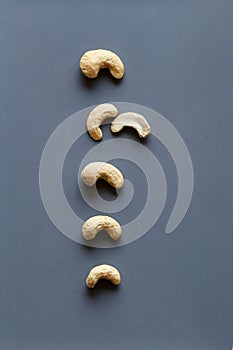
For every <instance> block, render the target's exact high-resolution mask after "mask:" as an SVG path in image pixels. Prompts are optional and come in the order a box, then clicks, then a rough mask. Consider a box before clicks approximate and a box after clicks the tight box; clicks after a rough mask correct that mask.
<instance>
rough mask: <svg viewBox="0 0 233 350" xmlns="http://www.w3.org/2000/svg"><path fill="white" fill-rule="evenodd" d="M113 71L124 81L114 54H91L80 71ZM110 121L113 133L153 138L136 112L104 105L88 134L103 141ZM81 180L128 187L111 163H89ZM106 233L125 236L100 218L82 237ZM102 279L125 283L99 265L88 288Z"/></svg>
mask: <svg viewBox="0 0 233 350" xmlns="http://www.w3.org/2000/svg"><path fill="white" fill-rule="evenodd" d="M102 68H107V69H109V71H110V73H111V74H112V76H113V77H114V78H116V79H121V78H122V77H123V75H124V64H123V62H122V61H121V59H120V58H119V57H118V56H117V55H116V54H115V53H113V52H112V51H108V50H102V49H99V50H91V51H88V52H86V53H85V54H84V55H83V56H82V57H81V59H80V69H81V71H82V73H83V74H84V75H85V76H86V77H88V78H96V77H97V76H98V73H99V71H100V69H102ZM108 118H114V119H113V121H112V123H111V131H112V132H113V133H117V132H119V131H121V130H122V129H123V128H124V127H125V126H126V127H131V128H134V129H135V130H136V131H137V132H138V135H139V137H140V138H146V137H147V136H148V135H149V134H150V125H149V124H148V122H147V120H146V119H145V118H144V117H143V116H142V115H140V114H138V113H135V112H126V113H121V114H119V115H118V110H117V108H116V107H115V106H114V105H113V104H110V103H104V104H100V105H98V106H97V107H95V108H94V109H93V110H92V111H91V112H90V114H89V115H88V118H87V121H86V127H87V131H88V133H89V135H90V137H91V138H92V139H93V140H95V141H100V140H101V139H102V137H103V134H102V131H101V128H100V126H101V124H102V123H103V122H104V121H105V120H106V119H108ZM81 178H82V180H83V182H84V183H85V184H86V185H87V186H93V185H95V183H96V181H97V180H98V179H104V180H105V181H107V182H108V183H109V184H110V185H111V186H113V187H115V188H116V189H120V188H121V187H122V186H123V185H124V178H123V175H122V173H121V172H120V170H119V169H117V168H116V167H115V166H113V165H112V164H109V163H105V162H93V163H89V164H88V165H87V166H85V168H84V169H83V170H82V172H81ZM102 230H105V231H106V232H107V233H108V234H109V236H110V237H111V238H112V239H113V240H115V241H116V240H119V239H120V237H121V235H122V229H121V226H120V224H119V223H118V222H117V221H116V220H115V219H113V218H112V217H110V216H105V215H97V216H93V217H91V218H89V219H88V220H87V221H86V222H85V223H84V225H83V228H82V233H83V237H84V238H85V239H86V240H91V239H94V238H95V237H96V235H97V234H98V232H99V231H102ZM99 279H107V280H110V281H111V282H112V283H113V284H114V285H118V284H120V282H121V276H120V273H119V271H118V270H117V269H116V268H115V267H113V266H110V265H106V264H104V265H99V266H95V267H94V268H92V269H91V271H90V273H89V275H88V276H87V279H86V284H87V287H88V288H94V286H95V285H96V283H97V282H98V280H99Z"/></svg>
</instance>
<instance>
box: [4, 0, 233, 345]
mask: <svg viewBox="0 0 233 350" xmlns="http://www.w3.org/2000/svg"><path fill="white" fill-rule="evenodd" d="M232 13H233V3H232V1H227V0H225V1H223V0H222V1H220V0H219V1H213V0H205V1H203V0H202V1H186V0H185V1H184V0H177V1H162V0H161V1H157V0H156V1H152V0H151V1H143V2H135V1H129V0H125V1H101V2H94V1H89V0H86V1H83V2H81V1H71V0H69V1H65V0H64V1H62V0H59V1H52V0H51V1H37V2H32V1H29V0H28V1H26V0H22V1H11V0H7V1H0V43H1V44H0V45H1V55H0V64H1V69H0V74H1V75H0V84H1V95H0V106H1V107H0V108H1V114H0V116H1V128H0V130H1V136H0V143H1V144H0V150H1V151H0V152H1V187H0V188H1V189H0V195H1V210H0V213H1V214H0V215H1V231H0V232H1V233H0V235H1V236H0V237H1V242H0V320H1V321H0V349H4V350H16V349H17V350H21V349H23V350H27V349H28V350H29V349H30V350H55V349H56V350H63V349H66V350H74V349H83V350H85V349H100V350H102V349H109V348H110V349H113V350H115V349H119V348H121V349H159V350H175V349H179V350H182V349H188V350H194V349H195V350H202V349H203V350H215V349H216V350H220V349H221V350H223V349H229V350H230V349H231V348H232V343H233V298H232V297H233V278H232V268H233V254H232V246H233V220H232V207H233V193H232V173H233V165H232V158H233V152H232V149H233V144H232V131H233V120H232V70H233V63H232V56H233V40H232V38H233V36H232ZM99 47H103V48H107V49H111V50H113V51H115V52H117V53H119V54H120V56H121V57H122V58H123V59H124V62H125V70H126V74H125V77H124V79H123V80H122V81H121V82H120V83H118V82H115V81H114V80H113V79H112V78H111V76H110V75H109V74H108V73H106V72H103V73H101V74H100V76H99V78H98V79H97V80H94V81H90V80H88V79H85V78H84V77H83V76H82V75H81V73H80V72H79V68H78V61H79V58H80V56H81V54H82V53H83V52H84V51H85V50H88V49H92V48H99ZM106 101H128V102H133V103H138V104H142V105H145V106H148V107H150V108H152V109H155V110H157V111H158V112H160V113H161V114H162V115H164V116H165V117H166V118H167V119H168V120H170V121H171V123H172V124H173V125H174V126H175V127H176V128H177V130H178V131H179V132H180V134H181V135H182V137H183V139H184V140H185V143H186V145H187V147H188V149H189V151H190V154H191V158H192V161H193V167H194V176H195V184H194V193H193V198H192V202H191V205H190V208H189V210H188V213H187V215H186V217H185V218H184V220H183V222H182V223H181V224H180V226H179V227H178V228H177V229H176V230H175V232H173V233H172V234H171V235H165V233H164V228H165V225H166V222H167V219H168V217H169V214H170V211H171V208H172V205H173V204H174V198H175V195H176V183H177V179H176V173H175V169H174V166H173V164H172V162H171V159H170V158H169V155H167V153H166V152H165V150H164V149H163V147H162V146H161V147H160V145H159V144H158V145H157V157H158V159H159V160H160V161H161V163H162V164H163V168H164V171H165V173H166V176H167V181H168V198H167V203H166V207H165V210H164V211H163V213H162V216H161V217H160V219H159V221H158V222H157V224H156V225H155V227H154V228H153V229H151V230H150V231H149V232H148V233H147V234H146V235H144V236H143V237H142V238H141V239H139V240H137V241H135V242H134V243H132V244H129V245H127V246H123V247H120V248H116V249H93V248H87V247H84V246H81V245H79V244H77V243H75V242H73V241H71V240H69V239H68V238H66V237H65V236H64V235H62V234H61V233H59V232H58V231H57V229H56V228H55V227H54V226H53V224H52V223H51V222H50V221H49V218H48V216H47V214H46V212H45V210H44V208H43V205H42V202H41V198H40V193H39V185H38V170H39V162H40V157H41V154H42V151H43V148H44V146H45V143H46V141H47V139H48V137H49V136H50V134H51V133H52V131H53V130H54V129H55V128H56V127H57V125H58V124H60V123H61V122H62V121H63V120H64V119H65V118H67V117H68V116H69V115H71V114H73V113H74V112H76V111H78V110H80V109H82V108H85V107H88V106H90V105H94V104H98V103H101V102H106ZM106 133H107V130H106ZM106 135H107V134H106ZM122 136H124V137H130V138H134V139H136V138H135V135H134V134H132V135H129V136H127V134H124V135H122ZM86 140H87V141H85V139H83V140H82V142H83V143H82V144H83V147H84V149H85V147H89V146H88V145H89V139H88V137H86ZM85 145H86V146H85ZM75 147H76V145H74V148H73V149H72V150H71V153H70V154H69V155H68V157H67V161H66V164H65V166H66V167H65V169H64V189H65V191H66V195H67V196H68V198H69V200H70V203H71V204H72V206H73V207H74V208H75V206H77V205H78V204H77V202H76V201H75V196H74V190H73V187H72V186H73V184H74V183H75V181H74V174H75V171H76V169H75V168H74V166H73V160H75V159H76V158H75V157H76V154H75V152H74V150H75ZM72 152H73V153H72ZM119 162H121V163H119V164H121V165H122V166H125V168H126V169H127V173H128V175H129V176H131V180H132V182H134V181H136V182H137V183H138V184H141V186H142V185H143V184H144V183H145V178H144V176H143V174H142V173H141V172H140V171H139V170H138V169H137V168H135V166H134V165H133V164H131V163H130V162H127V163H124V161H123V160H119ZM137 172H138V176H136V175H135V174H136V173H137ZM169 186H170V187H169ZM140 191H141V192H139V193H141V194H140V195H139V193H138V194H137V195H136V197H135V202H134V204H132V206H131V207H130V208H129V211H128V212H127V211H125V212H123V213H122V220H127V218H128V219H129V218H131V217H132V215H133V214H134V213H135V215H137V211H138V210H140V205H141V204H142V201H143V200H144V197H143V196H144V194H143V191H142V187H141V189H140ZM100 193H102V195H103V196H105V198H106V196H108V197H109V199H113V198H114V193H111V192H110V191H109V188H108V187H106V188H103V185H102V187H101V186H100ZM110 197H112V198H110ZM140 199H141V200H140ZM137 203H138V204H137ZM83 215H85V213H84V214H83ZM102 262H107V263H110V264H113V265H115V266H117V267H118V268H119V270H120V271H121V273H122V284H121V286H120V287H119V288H117V289H116V288H113V287H111V285H110V284H108V283H101V284H99V285H98V287H97V288H96V289H95V290H93V291H88V290H87V289H86V287H85V283H84V281H85V278H86V275H87V273H88V271H89V269H90V268H91V267H92V266H93V265H95V264H99V263H102Z"/></svg>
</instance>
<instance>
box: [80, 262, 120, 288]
mask: <svg viewBox="0 0 233 350" xmlns="http://www.w3.org/2000/svg"><path fill="white" fill-rule="evenodd" d="M100 279H105V280H110V281H111V282H112V283H113V284H115V285H116V286H117V285H118V284H120V283H121V275H120V272H119V271H118V270H117V269H116V268H115V267H113V266H110V265H105V264H103V265H98V266H95V267H93V268H92V269H91V271H90V272H89V275H88V276H87V279H86V285H87V287H88V288H94V287H95V285H96V283H97V282H98V281H99V280H100Z"/></svg>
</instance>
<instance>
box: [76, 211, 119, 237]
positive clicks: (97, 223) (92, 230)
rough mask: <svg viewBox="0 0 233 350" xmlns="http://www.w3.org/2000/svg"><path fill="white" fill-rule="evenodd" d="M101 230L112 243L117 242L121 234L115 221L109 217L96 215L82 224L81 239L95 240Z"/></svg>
mask: <svg viewBox="0 0 233 350" xmlns="http://www.w3.org/2000/svg"><path fill="white" fill-rule="evenodd" d="M101 230H105V231H106V232H107V233H108V234H109V236H110V237H111V238H112V239H113V240H114V241H117V240H118V239H119V238H120V237H121V233H122V230H121V226H120V224H119V223H118V222H117V221H116V220H115V219H113V218H111V217H110V216H104V215H96V216H92V217H91V218H89V219H88V220H87V221H86V222H85V223H84V225H83V228H82V232H83V237H84V238H85V239H86V240H88V241H89V240H90V239H93V238H95V236H96V235H97V233H98V232H99V231H101Z"/></svg>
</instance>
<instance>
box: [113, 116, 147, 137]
mask: <svg viewBox="0 0 233 350" xmlns="http://www.w3.org/2000/svg"><path fill="white" fill-rule="evenodd" d="M124 126H130V127H132V128H134V129H136V130H137V132H138V134H139V136H140V137H141V138H146V137H147V136H148V135H149V134H150V125H149V124H148V122H147V120H146V119H145V118H144V117H143V116H142V115H141V114H138V113H134V112H126V113H122V114H119V115H118V117H116V118H115V119H114V120H113V122H112V125H111V130H112V132H118V131H120V130H122V129H123V127H124Z"/></svg>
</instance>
